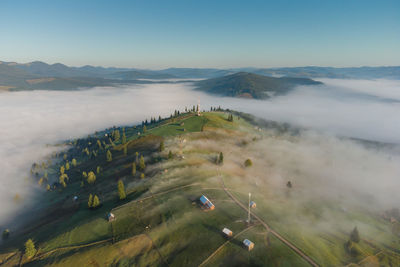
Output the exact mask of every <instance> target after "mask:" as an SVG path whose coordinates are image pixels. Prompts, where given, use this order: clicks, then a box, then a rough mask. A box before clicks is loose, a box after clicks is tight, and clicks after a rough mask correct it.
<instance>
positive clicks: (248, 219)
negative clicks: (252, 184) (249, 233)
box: [247, 193, 251, 225]
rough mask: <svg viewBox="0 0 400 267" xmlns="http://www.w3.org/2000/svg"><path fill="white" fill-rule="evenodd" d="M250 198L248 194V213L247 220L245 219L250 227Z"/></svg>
mask: <svg viewBox="0 0 400 267" xmlns="http://www.w3.org/2000/svg"><path fill="white" fill-rule="evenodd" d="M250 198H251V193H249V213H248V218H247V223H248V224H249V225H250Z"/></svg>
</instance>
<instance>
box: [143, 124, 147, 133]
mask: <svg viewBox="0 0 400 267" xmlns="http://www.w3.org/2000/svg"><path fill="white" fill-rule="evenodd" d="M146 131H147V127H146V125H143V133H145V132H146Z"/></svg>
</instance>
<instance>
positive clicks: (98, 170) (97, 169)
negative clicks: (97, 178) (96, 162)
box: [96, 166, 101, 174]
mask: <svg viewBox="0 0 400 267" xmlns="http://www.w3.org/2000/svg"><path fill="white" fill-rule="evenodd" d="M100 171H101V167H100V166H97V168H96V173H97V174H99V173H100Z"/></svg>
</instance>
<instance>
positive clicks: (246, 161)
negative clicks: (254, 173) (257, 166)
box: [244, 159, 253, 167]
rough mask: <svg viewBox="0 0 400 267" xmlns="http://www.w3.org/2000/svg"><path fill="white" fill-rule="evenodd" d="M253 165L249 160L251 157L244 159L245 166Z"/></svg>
mask: <svg viewBox="0 0 400 267" xmlns="http://www.w3.org/2000/svg"><path fill="white" fill-rule="evenodd" d="M252 165H253V162H252V161H251V159H246V160H245V161H244V166H245V167H250V166H252Z"/></svg>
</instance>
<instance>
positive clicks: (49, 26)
mask: <svg viewBox="0 0 400 267" xmlns="http://www.w3.org/2000/svg"><path fill="white" fill-rule="evenodd" d="M399 29H400V1H397V0H394V1H386V0H379V1H378V0H376V1H369V0H332V1H318V0H304V1H289V0H282V1H266V0H264V1H235V0H229V1H225V0H220V1H215V0H214V1H209V0H202V1H195V0H182V1H174V0H169V1H165V0H160V1H154V0H146V1H134V0H131V1H102V0H96V1H95V0H86V1H77V0H68V1H44V0H36V1H21V0H2V1H0V60H2V61H16V62H21V63H24V62H30V61H35V60H40V61H45V62H48V63H56V62H61V63H64V64H67V65H71V66H82V65H86V64H90V65H97V66H98V65H101V66H117V67H138V68H149V69H160V68H167V67H217V68H228V67H248V66H252V67H283V66H289V67H291V66H306V65H314V66H336V67H342V66H348V67H349V66H365V65H368V66H381V65H386V66H388V65H391V66H393V65H400V49H399V47H400V30H399Z"/></svg>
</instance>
